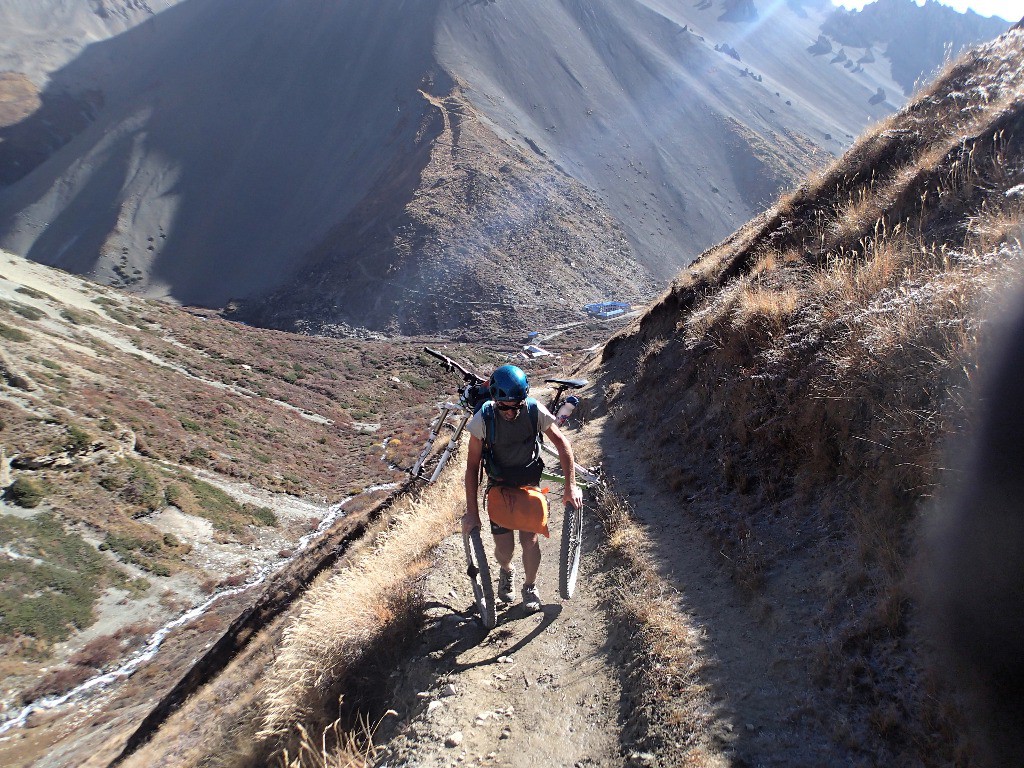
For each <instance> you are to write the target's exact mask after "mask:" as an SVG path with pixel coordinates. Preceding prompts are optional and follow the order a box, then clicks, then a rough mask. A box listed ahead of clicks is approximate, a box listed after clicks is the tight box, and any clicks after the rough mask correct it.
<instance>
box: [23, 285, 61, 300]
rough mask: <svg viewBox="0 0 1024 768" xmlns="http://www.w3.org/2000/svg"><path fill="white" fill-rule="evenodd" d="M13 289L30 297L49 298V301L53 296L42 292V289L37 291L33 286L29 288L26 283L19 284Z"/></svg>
mask: <svg viewBox="0 0 1024 768" xmlns="http://www.w3.org/2000/svg"><path fill="white" fill-rule="evenodd" d="M14 290H15V291H17V292H18V293H21V294H24V295H25V296H28V297H29V298H30V299H41V300H44V301H45V300H46V299H49V300H50V301H53V296H51V295H50V294H48V293H43V292H42V291H37V290H36V289H35V288H29V287H28V286H27V285H19V286H18V287H17V288H15V289H14Z"/></svg>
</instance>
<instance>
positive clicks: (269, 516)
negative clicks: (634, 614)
mask: <svg viewBox="0 0 1024 768" xmlns="http://www.w3.org/2000/svg"><path fill="white" fill-rule="evenodd" d="M177 479H178V482H175V483H171V484H170V485H168V486H167V488H166V489H165V491H164V495H165V496H166V499H167V503H168V504H173V505H174V506H176V507H177V508H178V509H180V510H181V511H182V512H185V513H187V514H191V515H196V516H198V517H203V518H206V519H207V520H209V521H210V522H211V523H213V527H214V528H216V529H217V530H219V531H227V532H229V533H233V534H236V535H237V534H240V533H242V532H243V531H244V530H245V526H246V525H252V524H254V523H255V524H256V525H268V526H276V525H277V515H275V514H274V511H273V510H272V509H270V507H263V506H258V505H256V504H248V503H244V504H243V503H240V502H238V501H236V500H235V499H233V498H232V497H231V496H230V495H229V494H227V493H225V492H224V491H222V490H221V489H220V488H217V487H216V486H213V485H211V484H210V483H207V482H205V481H203V480H200V479H199V478H197V477H192V476H191V475H187V474H185V473H182V474H179V475H178V478H177Z"/></svg>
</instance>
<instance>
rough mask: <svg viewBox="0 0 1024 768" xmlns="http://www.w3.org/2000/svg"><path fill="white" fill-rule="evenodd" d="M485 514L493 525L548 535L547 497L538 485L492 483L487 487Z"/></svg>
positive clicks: (549, 534)
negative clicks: (515, 485)
mask: <svg viewBox="0 0 1024 768" xmlns="http://www.w3.org/2000/svg"><path fill="white" fill-rule="evenodd" d="M487 515H488V517H490V518H491V524H492V525H500V526H501V527H502V528H508V529H509V530H512V531H529V532H530V533H542V534H544V535H545V536H547V537H549V538H550V536H551V533H550V532H549V531H548V500H547V497H546V496H545V495H544V493H543V492H542V491H541V490H540V489H539V488H534V487H532V486H527V487H525V488H514V487H509V486H504V485H492V486H491V487H490V488H488V489H487Z"/></svg>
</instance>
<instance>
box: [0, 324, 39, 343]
mask: <svg viewBox="0 0 1024 768" xmlns="http://www.w3.org/2000/svg"><path fill="white" fill-rule="evenodd" d="M0 337H3V338H5V339H7V340H8V341H19V342H24V341H29V340H30V339H31V338H32V337H31V336H30V335H29V334H27V333H25V332H24V331H23V330H21V329H20V328H14V327H13V326H10V325H4V324H3V323H0Z"/></svg>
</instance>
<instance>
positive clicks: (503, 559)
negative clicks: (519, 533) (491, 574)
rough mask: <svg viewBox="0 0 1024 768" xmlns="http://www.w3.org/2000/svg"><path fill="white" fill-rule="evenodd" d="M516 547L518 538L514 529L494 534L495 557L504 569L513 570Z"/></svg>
mask: <svg viewBox="0 0 1024 768" xmlns="http://www.w3.org/2000/svg"><path fill="white" fill-rule="evenodd" d="M515 549H516V540H515V537H513V536H512V531H509V532H508V533H496V534H494V559H495V560H497V561H498V565H500V566H501V570H503V571H511V570H512V553H513V552H515Z"/></svg>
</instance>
